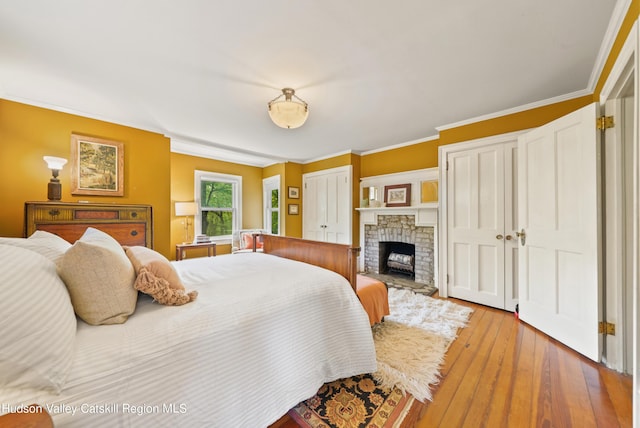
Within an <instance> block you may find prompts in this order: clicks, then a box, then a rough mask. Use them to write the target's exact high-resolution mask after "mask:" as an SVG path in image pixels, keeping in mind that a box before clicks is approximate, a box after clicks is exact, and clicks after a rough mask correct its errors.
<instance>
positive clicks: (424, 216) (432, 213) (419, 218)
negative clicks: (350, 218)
mask: <svg viewBox="0 0 640 428" xmlns="http://www.w3.org/2000/svg"><path fill="white" fill-rule="evenodd" d="M356 210H358V211H360V224H361V225H365V224H378V216H379V215H412V216H414V218H415V221H416V226H430V227H436V225H437V223H438V203H437V202H433V203H429V204H422V205H419V206H410V207H371V208H356Z"/></svg>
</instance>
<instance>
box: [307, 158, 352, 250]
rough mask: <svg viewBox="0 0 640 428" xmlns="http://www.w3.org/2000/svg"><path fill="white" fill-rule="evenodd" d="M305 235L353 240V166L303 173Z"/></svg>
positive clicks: (337, 240)
mask: <svg viewBox="0 0 640 428" xmlns="http://www.w3.org/2000/svg"><path fill="white" fill-rule="evenodd" d="M302 182H303V190H302V192H303V194H302V198H303V199H302V201H303V202H302V207H303V209H302V215H303V217H302V236H303V238H305V239H312V240H315V241H325V242H334V243H338V244H351V223H352V214H351V212H352V209H351V208H352V202H351V196H352V194H353V193H352V186H351V182H352V180H351V167H350V166H348V167H340V168H332V169H329V170H324V171H319V172H315V173H309V174H305V175H303V178H302Z"/></svg>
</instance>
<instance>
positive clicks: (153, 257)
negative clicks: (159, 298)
mask: <svg viewBox="0 0 640 428" xmlns="http://www.w3.org/2000/svg"><path fill="white" fill-rule="evenodd" d="M124 250H125V252H126V254H127V257H129V260H131V263H132V264H133V267H134V269H135V270H136V275H140V270H141V269H142V268H145V269H146V270H147V272H149V273H151V274H153V275H154V276H156V277H157V278H162V279H165V280H166V281H167V282H168V283H169V284H168V285H169V287H170V288H173V289H174V290H184V285H183V284H182V280H181V279H180V276H178V272H176V269H175V268H174V267H173V265H172V264H171V262H170V261H169V259H167V258H166V257H165V256H163V255H162V254H160V253H158V252H157V251H154V250H152V249H151V248H147V247H142V246H134V247H126V246H125V247H124Z"/></svg>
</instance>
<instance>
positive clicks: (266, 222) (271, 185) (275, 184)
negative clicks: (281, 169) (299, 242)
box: [262, 174, 284, 235]
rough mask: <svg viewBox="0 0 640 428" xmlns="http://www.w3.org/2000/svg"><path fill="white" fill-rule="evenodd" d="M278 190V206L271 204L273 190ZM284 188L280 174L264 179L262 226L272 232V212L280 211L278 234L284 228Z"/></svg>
mask: <svg viewBox="0 0 640 428" xmlns="http://www.w3.org/2000/svg"><path fill="white" fill-rule="evenodd" d="M274 189H277V190H278V208H273V207H272V206H271V191H272V190H274ZM281 207H282V189H281V188H280V174H278V175H274V176H272V177H268V178H264V179H262V211H263V219H262V226H263V229H264V230H268V231H269V233H271V215H270V214H271V212H272V211H277V212H278V233H277V234H278V235H281V234H282V231H283V230H284V217H283V215H282V209H281Z"/></svg>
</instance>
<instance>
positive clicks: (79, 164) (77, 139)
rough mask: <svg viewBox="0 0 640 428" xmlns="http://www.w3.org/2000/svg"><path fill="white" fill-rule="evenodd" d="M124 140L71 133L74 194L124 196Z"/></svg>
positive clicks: (72, 192) (72, 188)
mask: <svg viewBox="0 0 640 428" xmlns="http://www.w3.org/2000/svg"><path fill="white" fill-rule="evenodd" d="M123 169H124V144H123V143H120V142H117V141H109V140H104V139H102V138H94V137H87V136H83V135H78V134H71V194H72V195H102V196H124V174H123Z"/></svg>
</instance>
